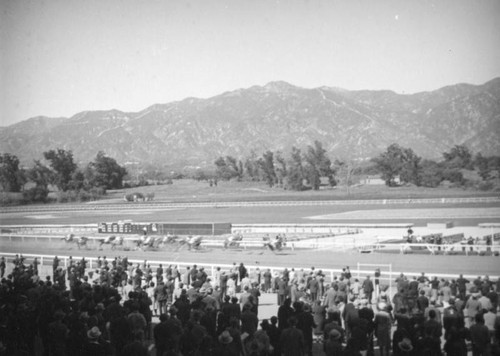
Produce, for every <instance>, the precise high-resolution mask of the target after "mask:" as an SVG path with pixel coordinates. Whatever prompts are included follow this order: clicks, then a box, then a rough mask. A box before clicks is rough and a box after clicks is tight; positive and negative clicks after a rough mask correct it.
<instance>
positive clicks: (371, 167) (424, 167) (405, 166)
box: [214, 141, 500, 190]
mask: <svg viewBox="0 0 500 356" xmlns="http://www.w3.org/2000/svg"><path fill="white" fill-rule="evenodd" d="M442 155H443V159H442V160H440V161H435V160H430V159H422V157H420V156H418V155H417V154H416V153H415V152H413V150H412V149H411V148H406V147H402V146H400V145H398V144H392V145H390V146H388V147H387V149H386V150H385V151H384V152H382V153H381V154H380V155H378V156H377V157H374V158H372V159H371V160H370V161H369V164H366V163H365V164H361V163H360V162H356V161H354V160H339V159H336V160H335V161H332V160H331V159H330V158H329V157H328V155H327V152H326V150H325V149H324V148H323V145H322V144H321V142H319V141H316V142H315V143H314V145H310V146H307V148H306V150H305V151H301V150H300V149H299V148H296V147H292V149H291V151H290V152H289V153H288V155H284V154H283V152H281V151H277V152H273V151H269V150H268V151H266V152H264V153H263V154H262V155H261V156H257V155H256V154H255V152H252V153H251V154H250V156H249V157H246V158H243V159H236V158H234V157H232V156H225V157H219V158H217V160H216V161H215V162H214V165H215V175H216V178H217V179H221V180H230V179H237V180H253V181H265V182H266V183H267V184H268V185H269V186H270V187H273V186H280V187H283V188H285V189H291V190H305V189H313V190H318V189H319V187H320V185H321V183H322V180H323V182H325V181H327V182H328V184H329V185H330V186H335V185H336V184H337V182H338V181H339V180H341V179H342V180H344V181H345V184H346V186H347V187H349V185H350V184H351V183H352V177H353V176H354V175H356V174H358V175H359V174H362V173H363V172H364V173H366V174H368V173H374V174H379V175H380V177H381V178H382V179H383V180H384V182H385V184H386V185H387V186H389V187H395V186H398V185H401V184H414V185H416V186H423V187H437V186H439V185H440V184H441V183H442V182H443V181H449V182H451V183H453V184H455V185H467V179H465V177H464V174H463V170H476V171H477V173H478V175H479V177H480V178H481V179H482V181H483V183H482V184H481V185H480V188H481V189H483V190H489V189H491V188H493V183H492V180H494V179H497V178H499V177H500V156H488V157H485V156H483V155H482V154H481V153H478V154H476V155H473V153H472V152H471V151H470V150H469V149H468V148H467V146H465V145H456V146H454V147H453V148H451V150H450V151H449V152H444V153H443V154H442Z"/></svg>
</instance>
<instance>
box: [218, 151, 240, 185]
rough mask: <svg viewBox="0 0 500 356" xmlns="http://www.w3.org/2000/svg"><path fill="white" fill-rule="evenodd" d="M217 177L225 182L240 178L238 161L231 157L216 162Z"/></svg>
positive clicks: (220, 158)
mask: <svg viewBox="0 0 500 356" xmlns="http://www.w3.org/2000/svg"><path fill="white" fill-rule="evenodd" d="M214 163H215V173H216V175H217V177H219V178H220V179H223V180H230V179H231V178H234V177H237V176H238V165H237V163H236V159H235V158H233V157H231V156H226V158H223V157H219V158H217V160H216V161H215V162H214Z"/></svg>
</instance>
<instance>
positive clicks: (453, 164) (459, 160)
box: [443, 145, 472, 169]
mask: <svg viewBox="0 0 500 356" xmlns="http://www.w3.org/2000/svg"><path fill="white" fill-rule="evenodd" d="M443 157H444V161H445V164H446V166H447V167H448V168H465V169H472V153H471V151H470V150H469V148H467V146H465V145H455V147H453V148H452V149H451V150H450V152H444V153H443Z"/></svg>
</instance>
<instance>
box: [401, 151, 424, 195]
mask: <svg viewBox="0 0 500 356" xmlns="http://www.w3.org/2000/svg"><path fill="white" fill-rule="evenodd" d="M401 159H402V160H403V162H402V166H401V172H400V173H399V179H400V180H401V182H403V183H413V184H415V185H416V186H420V174H421V167H420V161H421V160H422V158H421V157H419V156H417V155H416V154H415V152H413V150H412V149H411V148H404V149H403V154H402V157H401Z"/></svg>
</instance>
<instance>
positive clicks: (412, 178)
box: [372, 143, 421, 187]
mask: <svg viewBox="0 0 500 356" xmlns="http://www.w3.org/2000/svg"><path fill="white" fill-rule="evenodd" d="M420 160H421V158H420V157H419V156H417V155H416V154H415V153H414V152H413V150H412V149H411V148H404V147H401V146H399V145H398V144H397V143H393V144H392V145H390V146H389V147H387V150H386V151H385V152H383V153H382V154H380V155H379V156H378V157H375V158H373V159H372V161H373V162H374V163H375V166H376V168H377V170H378V171H379V172H380V174H381V176H382V179H383V180H384V181H385V184H386V185H387V186H389V187H393V186H395V185H396V181H395V179H396V177H399V179H400V181H401V182H403V183H413V184H415V185H420V169H421V168H420Z"/></svg>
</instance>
